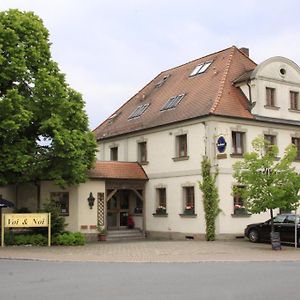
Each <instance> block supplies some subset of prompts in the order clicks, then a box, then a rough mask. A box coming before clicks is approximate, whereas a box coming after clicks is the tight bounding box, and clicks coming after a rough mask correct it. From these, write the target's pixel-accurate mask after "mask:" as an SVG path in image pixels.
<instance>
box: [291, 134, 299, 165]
mask: <svg viewBox="0 0 300 300" xmlns="http://www.w3.org/2000/svg"><path fill="white" fill-rule="evenodd" d="M292 143H293V144H294V145H295V146H296V148H297V156H296V159H297V160H300V138H295V137H293V138H292Z"/></svg>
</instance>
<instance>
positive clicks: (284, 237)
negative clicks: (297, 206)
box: [245, 214, 300, 245]
mask: <svg viewBox="0 0 300 300" xmlns="http://www.w3.org/2000/svg"><path fill="white" fill-rule="evenodd" d="M296 217H297V224H298V225H297V244H298V245H300V224H299V221H300V220H299V219H300V215H296ZM273 220H274V230H275V232H279V233H280V240H281V242H283V243H294V242H295V214H280V215H277V216H276V217H274V218H273ZM270 233H271V219H270V220H268V221H266V222H263V223H256V224H249V225H248V226H247V227H246V229H245V237H247V238H248V239H249V240H250V241H251V242H253V243H256V242H270Z"/></svg>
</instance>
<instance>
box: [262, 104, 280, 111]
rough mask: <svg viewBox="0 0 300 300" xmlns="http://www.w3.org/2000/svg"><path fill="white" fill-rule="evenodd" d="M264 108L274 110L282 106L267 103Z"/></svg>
mask: <svg viewBox="0 0 300 300" xmlns="http://www.w3.org/2000/svg"><path fill="white" fill-rule="evenodd" d="M264 108H267V109H273V110H279V109H280V107H278V106H275V105H274V106H271V105H265V106H264Z"/></svg>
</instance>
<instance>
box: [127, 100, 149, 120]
mask: <svg viewBox="0 0 300 300" xmlns="http://www.w3.org/2000/svg"><path fill="white" fill-rule="evenodd" d="M149 105H150V103H146V104H142V105H139V106H138V107H137V108H136V109H135V110H134V111H133V112H132V113H131V114H130V116H129V117H128V119H134V118H138V117H139V116H141V115H142V114H143V113H144V112H145V110H146V109H147V108H148V106H149Z"/></svg>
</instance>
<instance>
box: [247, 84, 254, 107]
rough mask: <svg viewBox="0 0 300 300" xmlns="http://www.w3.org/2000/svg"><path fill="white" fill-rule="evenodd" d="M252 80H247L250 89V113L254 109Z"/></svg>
mask: <svg viewBox="0 0 300 300" xmlns="http://www.w3.org/2000/svg"><path fill="white" fill-rule="evenodd" d="M250 82H251V81H250V80H247V86H248V89H249V102H250V107H249V108H250V112H251V110H252V108H253V102H252V91H251V85H250Z"/></svg>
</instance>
